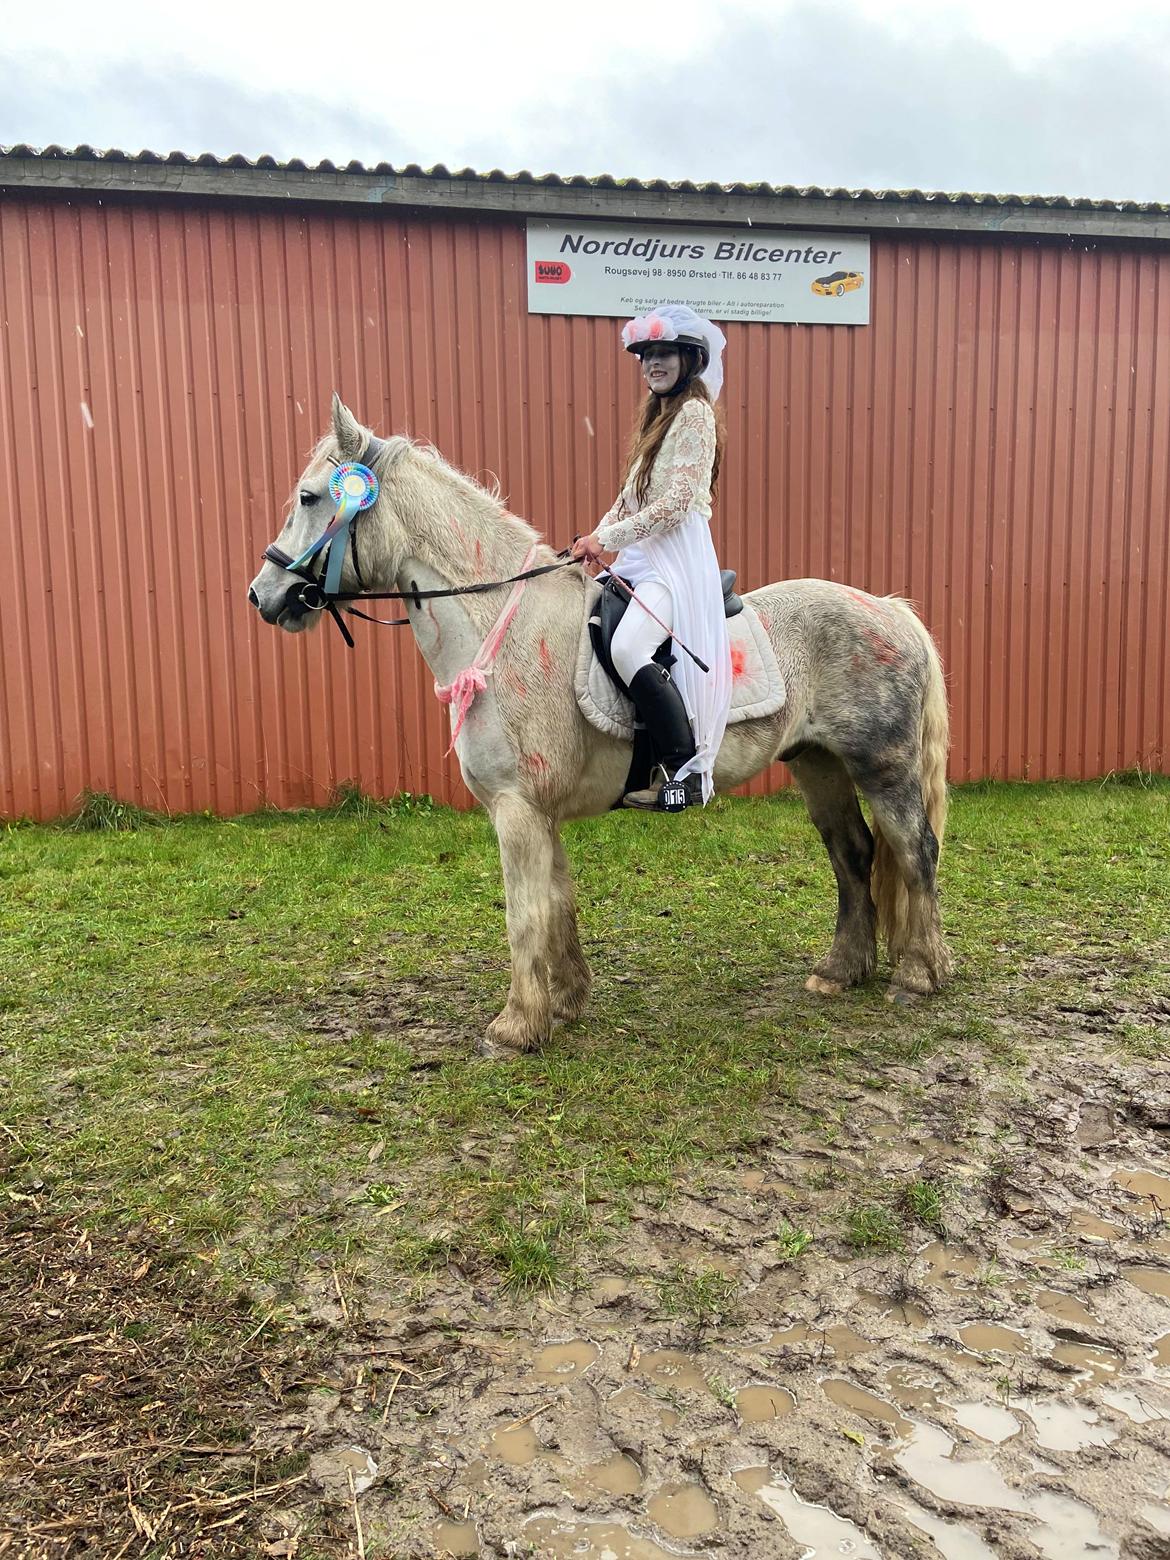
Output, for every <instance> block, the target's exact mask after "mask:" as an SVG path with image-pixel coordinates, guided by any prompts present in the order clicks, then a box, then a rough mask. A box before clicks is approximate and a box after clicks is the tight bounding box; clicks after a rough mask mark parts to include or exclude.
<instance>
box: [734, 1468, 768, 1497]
mask: <svg viewBox="0 0 1170 1560" xmlns="http://www.w3.org/2000/svg"><path fill="white" fill-rule="evenodd" d="M731 1477H732V1478H733V1479H734V1480H735V1482H736V1483H737V1484H738V1485H739V1487H740V1489H741V1490H743V1492H744V1494H745V1495H756V1494H758V1493H759V1491H760V1489H761V1488H762V1487H763V1486H764V1485H765V1484H767V1482H768V1480H769V1479H770V1478H771V1477H772V1470H771V1468H769V1467H768V1465H767V1463H765V1464H764V1466H763V1467H762V1468H737V1469H736V1470H735V1472H734V1473H733V1474H732V1475H731Z"/></svg>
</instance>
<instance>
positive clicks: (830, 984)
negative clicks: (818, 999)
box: [804, 975, 845, 997]
mask: <svg viewBox="0 0 1170 1560" xmlns="http://www.w3.org/2000/svg"><path fill="white" fill-rule="evenodd" d="M804 989H805V990H806V991H815V992H817V993H819V995H820V996H822V997H839V996H840V995H841V993H842V992H843V991H844V990H845V987H844V986H843V985H842V984H841V982H840V981H839V980H825V978H824V977H823V976H822V975H810V976H809V978H808V979H807V980H806V981H805V983H804Z"/></svg>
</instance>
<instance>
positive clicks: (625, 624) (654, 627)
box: [609, 580, 674, 687]
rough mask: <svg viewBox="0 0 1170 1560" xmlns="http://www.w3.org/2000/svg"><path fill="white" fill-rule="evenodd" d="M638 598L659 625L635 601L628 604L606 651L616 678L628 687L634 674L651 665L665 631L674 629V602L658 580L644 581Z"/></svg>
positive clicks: (667, 634)
mask: <svg viewBox="0 0 1170 1560" xmlns="http://www.w3.org/2000/svg"><path fill="white" fill-rule="evenodd" d="M638 598H639V600H641V601H644V602H645V603H646V606H648V607H649V608H650V612H653V614H654V617H657V618H660V619H661V622H659V623H656V622H655V621H654V618H652V617H651V616H650V612H646V611H644V610H643V608H642V607H640V606H639V605H638V602H637V601H631V602H630V604H629V606H628V607H627V608H626V610H625V614H624V615H623V617H622V620H621V622H620V623H619V624H618V626H617V631H616V633H615V634H614V636H613V639H612V641H611V642H610V647H609V648H610V655H611V656H612V657H613V664H614V667H615V669H616V671H617V674H618V676H619V677H620V678H621V680H622V681H623V682H624V683H625V684H626V686H627V687H628V686H629V684H630V683H631V681H632V680H633V677H634V674H635V673H636V672H638V671H640V670H641V668H642V667H643V666H649V665H650V663H651V661H652V660H653V659H654V652H655V650H657V649H658V646H659V645H660V644H661V643H662V641H663V640H664V639H668V638H669V637H670V635H669V632H668V631H669V630H670V629H671V628H672V627H673V626H674V600H673V598H672V596H671V594H670V590H669V589H668V587H667V586H665V585H663V584H661V583H660V582H659V581H658V580H646V581H645V582H644V583H643V584H641V585H639V586H638ZM663 623H665V624H666V628H663V627H662V624H663Z"/></svg>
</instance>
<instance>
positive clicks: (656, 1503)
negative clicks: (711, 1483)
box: [646, 1484, 719, 1538]
mask: <svg viewBox="0 0 1170 1560" xmlns="http://www.w3.org/2000/svg"><path fill="white" fill-rule="evenodd" d="M646 1509H647V1511H649V1513H650V1517H651V1520H652V1521H654V1522H656V1523H657V1524H658V1526H659V1527H660V1528H661V1529H662V1531H663V1532H664V1533H669V1534H670V1536H671V1538H698V1536H699V1534H700V1533H709V1532H710V1531H711V1529H712V1528H713V1527H715V1526H716V1524H717V1523H718V1521H719V1513H718V1512H717V1511H716V1510H715V1505H714V1502H713V1501H712V1500H711V1498H710V1496H709V1495H707V1494H706V1492H705V1491H704V1490H702V1489H700V1487H699V1486H698V1485H697V1484H676V1485H675V1486H674V1487H673V1488H671V1489H668V1490H660V1491H659V1493H658V1494H657V1495H655V1497H654V1499H653V1500H652V1501H651V1502H650V1504H649V1506H647V1508H646Z"/></svg>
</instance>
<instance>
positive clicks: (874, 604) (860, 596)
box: [843, 585, 884, 617]
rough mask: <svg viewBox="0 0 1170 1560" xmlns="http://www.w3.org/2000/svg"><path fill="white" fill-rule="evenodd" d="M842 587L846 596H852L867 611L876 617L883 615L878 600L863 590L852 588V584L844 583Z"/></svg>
mask: <svg viewBox="0 0 1170 1560" xmlns="http://www.w3.org/2000/svg"><path fill="white" fill-rule="evenodd" d="M843 589H844V591H845V594H846V595H847V596H852V597H853V599H854V601H859V602H860V603H861V605H862V606H863V607H865V608H866V610H867V611H869V612H872V613H873V614H874V615H875V616H876V617H883V616H884V612H883V609H882V604H881V602H880V601H875V600H874V598H873V597H872V596H867V595H866V594H865V592H864V591H863V590H854V589H853V587H852V585H846V586H844V587H843Z"/></svg>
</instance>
